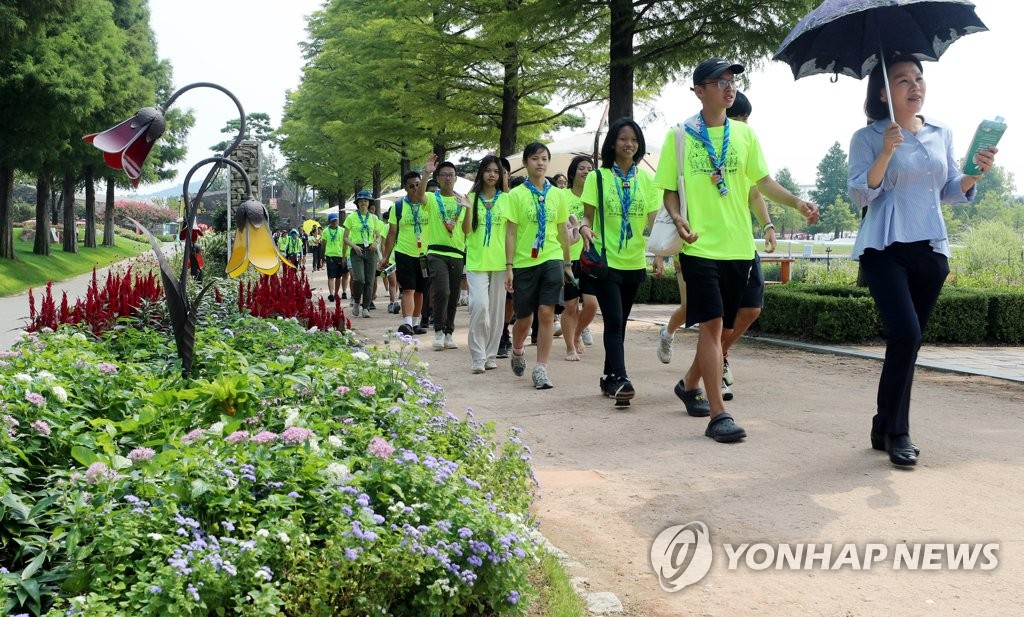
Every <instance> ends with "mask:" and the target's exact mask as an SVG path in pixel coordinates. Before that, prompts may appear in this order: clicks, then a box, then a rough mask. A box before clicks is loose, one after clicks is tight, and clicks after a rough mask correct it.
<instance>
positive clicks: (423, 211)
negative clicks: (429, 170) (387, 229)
mask: <svg viewBox="0 0 1024 617" xmlns="http://www.w3.org/2000/svg"><path fill="white" fill-rule="evenodd" d="M428 197H433V196H432V195H429V194H428ZM399 206H401V208H402V218H400V219H398V230H397V232H396V233H397V234H398V237H397V238H396V239H395V251H396V252H398V253H401V254H403V255H408V256H409V257H419V256H420V255H426V254H427V238H426V233H427V223H428V222H429V221H430V211H429V209H427V208H424V207H423V206H421V205H420V204H414V203H412V202H411V201H409V200H408V199H406V198H405V197H403V198H402V199H401V200H399V201H398V202H396V203H395V205H394V206H392V207H391V211H390V212H388V220H389V221H390V222H391V225H394V224H395V219H397V218H398V208H399ZM417 228H418V230H419V233H418V234H417ZM417 242H419V246H417V245H416V244H417Z"/></svg>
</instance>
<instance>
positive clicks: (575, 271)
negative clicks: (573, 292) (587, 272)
mask: <svg viewBox="0 0 1024 617" xmlns="http://www.w3.org/2000/svg"><path fill="white" fill-rule="evenodd" d="M572 275H573V276H575V277H576V280H577V281H579V282H580V295H581V296H582V295H583V294H586V295H588V296H593V295H594V294H595V293H596V292H595V291H594V279H592V278H590V277H589V276H583V271H582V270H581V269H580V260H579V259H576V260H574V261H573V262H572Z"/></svg>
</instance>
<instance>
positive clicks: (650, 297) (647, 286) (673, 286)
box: [636, 270, 679, 304]
mask: <svg viewBox="0 0 1024 617" xmlns="http://www.w3.org/2000/svg"><path fill="white" fill-rule="evenodd" d="M636 303H638V304H679V283H677V282H676V276H675V273H674V272H673V271H672V270H667V271H666V272H665V276H663V277H661V278H658V277H654V276H648V277H647V278H646V279H645V280H644V282H643V283H641V284H640V288H639V289H637V292H636Z"/></svg>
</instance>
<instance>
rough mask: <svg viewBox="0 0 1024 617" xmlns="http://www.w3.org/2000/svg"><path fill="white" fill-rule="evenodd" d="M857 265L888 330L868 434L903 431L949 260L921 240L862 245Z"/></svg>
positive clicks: (906, 423)
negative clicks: (919, 357) (923, 338)
mask: <svg viewBox="0 0 1024 617" xmlns="http://www.w3.org/2000/svg"><path fill="white" fill-rule="evenodd" d="M860 264H861V269H862V271H863V273H864V279H865V281H866V282H867V285H868V289H869V290H870V291H871V297H873V298H874V299H875V306H876V307H877V308H878V312H879V314H881V316H882V321H883V323H885V329H886V331H887V332H888V342H887V343H886V346H885V362H884V363H883V364H882V376H881V377H880V378H879V380H878V403H877V410H876V412H875V417H874V418H873V420H872V425H871V427H872V432H876V433H885V434H888V435H893V436H896V435H906V434H908V433H909V432H910V390H911V387H912V386H913V384H914V365H915V363H916V362H917V352H918V350H920V348H921V336H922V333H923V332H924V330H925V327H926V326H927V325H928V319H929V318H930V317H931V314H932V309H934V308H935V303H936V302H937V301H938V299H939V292H941V291H942V285H943V283H944V282H945V281H946V275H948V274H949V262H948V260H947V259H946V256H945V255H943V254H941V253H936V252H935V251H933V250H932V248H931V246H929V244H928V242H927V241H923V242H911V243H902V242H895V243H893V244H891V245H889V246H887V247H886V248H885V249H884V250H881V251H879V250H876V249H867V250H866V251H864V254H863V255H861V258H860Z"/></svg>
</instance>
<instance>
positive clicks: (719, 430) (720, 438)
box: [704, 413, 747, 443]
mask: <svg viewBox="0 0 1024 617" xmlns="http://www.w3.org/2000/svg"><path fill="white" fill-rule="evenodd" d="M704 436H705V437H710V438H712V439H714V440H715V441H717V442H718V443H732V442H734V441H739V440H741V439H744V438H745V437H746V436H747V432H746V431H745V430H743V429H742V428H741V427H740V426H739V425H738V424H736V423H735V422H733V420H732V416H730V415H729V414H727V413H720V414H718V415H717V416H715V418H714V419H713V420H712V421H711V422H708V427H707V428H706V429H705V430H704Z"/></svg>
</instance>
